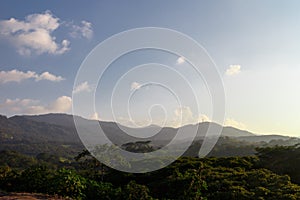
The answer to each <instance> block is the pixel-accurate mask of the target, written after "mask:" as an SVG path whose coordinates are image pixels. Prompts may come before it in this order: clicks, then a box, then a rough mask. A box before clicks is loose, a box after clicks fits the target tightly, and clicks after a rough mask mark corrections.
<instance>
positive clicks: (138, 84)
mask: <svg viewBox="0 0 300 200" xmlns="http://www.w3.org/2000/svg"><path fill="white" fill-rule="evenodd" d="M141 87H142V85H141V84H140V83H138V82H132V83H131V86H130V90H131V91H133V90H138V89H140V88H141Z"/></svg>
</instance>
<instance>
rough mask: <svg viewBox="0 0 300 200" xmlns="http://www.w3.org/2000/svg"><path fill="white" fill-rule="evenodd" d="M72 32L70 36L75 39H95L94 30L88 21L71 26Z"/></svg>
mask: <svg viewBox="0 0 300 200" xmlns="http://www.w3.org/2000/svg"><path fill="white" fill-rule="evenodd" d="M71 28H72V32H71V33H70V35H71V36H72V37H73V38H81V37H83V38H87V39H91V38H92V37H93V29H92V23H90V22H87V21H84V20H83V21H81V24H80V25H74V24H72V25H71Z"/></svg>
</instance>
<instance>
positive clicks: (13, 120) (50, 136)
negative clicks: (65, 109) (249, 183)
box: [0, 114, 300, 153]
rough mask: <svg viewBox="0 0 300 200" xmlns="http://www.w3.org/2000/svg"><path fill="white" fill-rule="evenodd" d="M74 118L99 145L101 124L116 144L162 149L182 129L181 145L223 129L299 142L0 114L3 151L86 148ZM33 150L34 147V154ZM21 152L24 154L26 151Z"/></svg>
mask: <svg viewBox="0 0 300 200" xmlns="http://www.w3.org/2000/svg"><path fill="white" fill-rule="evenodd" d="M74 119H75V121H76V123H77V125H78V126H77V129H78V130H80V133H83V134H81V137H82V135H89V134H90V135H91V136H93V137H95V136H97V138H96V139H95V143H97V144H104V143H106V141H107V140H106V139H105V137H104V136H101V135H100V136H99V134H98V130H97V127H98V126H99V124H100V125H101V128H102V129H103V131H104V133H105V135H106V137H107V138H109V140H110V141H112V142H113V143H114V144H116V145H122V144H125V143H129V142H137V141H151V142H152V144H153V145H157V146H163V145H166V144H168V143H169V142H170V141H171V140H172V139H173V138H174V137H175V136H176V134H177V132H178V131H179V130H180V132H181V133H182V134H181V136H180V137H178V138H177V140H179V141H181V142H184V141H185V140H188V139H189V138H190V137H193V136H194V135H193V134H191V133H192V132H193V131H195V130H196V131H197V132H196V137H195V138H196V139H195V140H202V139H203V138H204V136H205V134H207V135H208V136H209V137H216V136H217V134H216V133H214V132H213V130H216V129H222V132H221V137H228V138H234V139H235V140H239V141H247V142H270V141H272V140H282V141H285V140H290V139H294V140H299V138H291V137H288V136H280V135H257V134H254V133H251V132H248V131H245V130H240V129H237V128H234V127H222V126H221V125H219V124H216V123H213V122H203V123H199V124H195V125H186V126H183V127H180V128H172V127H163V128H161V127H158V126H155V125H151V126H148V127H144V128H129V127H125V126H122V125H120V124H117V123H115V122H104V121H101V122H100V121H95V120H88V119H85V118H82V117H79V116H73V115H68V114H44V115H21V116H13V117H10V118H7V117H6V116H2V115H0V144H1V146H0V150H3V149H5V148H11V149H13V150H14V149H18V150H19V148H22V145H23V146H24V144H26V145H27V146H26V148H25V149H26V150H25V153H31V152H33V153H34V152H36V151H35V150H34V148H35V147H37V146H38V148H39V150H40V149H43V147H46V146H47V147H48V148H50V149H51V148H52V147H51V145H49V144H55V145H54V146H56V147H57V146H59V147H64V148H66V147H71V148H73V149H80V148H83V145H82V143H81V139H82V138H81V139H80V137H79V136H78V134H77V129H76V127H75V123H74ZM96 126H97V127H96ZM208 127H212V128H211V129H209V130H212V131H207V130H208ZM206 132H208V133H206ZM127 133H130V134H127ZM98 136H99V137H98ZM83 137H85V136H83ZM83 139H84V138H83ZM295 142H297V141H295ZM299 142H300V140H299ZM52 146H53V145H52ZM30 147H31V148H33V150H32V151H31V149H30ZM57 148H58V147H57ZM21 150H22V151H24V149H21ZM62 151H63V149H62Z"/></svg>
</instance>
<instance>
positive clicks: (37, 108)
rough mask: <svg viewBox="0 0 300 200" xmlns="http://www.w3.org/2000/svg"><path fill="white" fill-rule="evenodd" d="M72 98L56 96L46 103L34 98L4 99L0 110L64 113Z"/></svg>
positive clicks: (26, 112) (17, 112)
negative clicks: (43, 103) (53, 99)
mask: <svg viewBox="0 0 300 200" xmlns="http://www.w3.org/2000/svg"><path fill="white" fill-rule="evenodd" d="M71 106H72V99H71V97H68V96H61V97H58V98H57V99H56V100H55V101H54V102H52V103H50V104H48V105H41V104H40V101H38V100H34V99H14V100H12V99H6V101H5V102H4V103H2V104H0V110H1V112H4V113H12V114H44V113H65V112H68V111H69V110H70V109H71Z"/></svg>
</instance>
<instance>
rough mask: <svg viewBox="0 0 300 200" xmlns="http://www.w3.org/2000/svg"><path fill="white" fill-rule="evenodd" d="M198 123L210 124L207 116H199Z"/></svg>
mask: <svg viewBox="0 0 300 200" xmlns="http://www.w3.org/2000/svg"><path fill="white" fill-rule="evenodd" d="M198 122H211V119H210V118H209V117H208V116H207V115H205V114H201V115H199V118H198Z"/></svg>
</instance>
